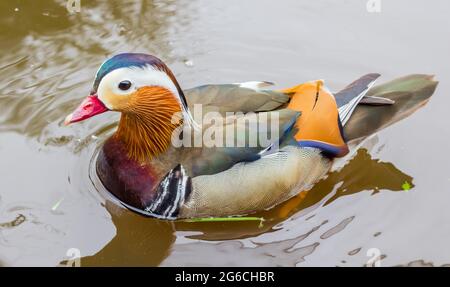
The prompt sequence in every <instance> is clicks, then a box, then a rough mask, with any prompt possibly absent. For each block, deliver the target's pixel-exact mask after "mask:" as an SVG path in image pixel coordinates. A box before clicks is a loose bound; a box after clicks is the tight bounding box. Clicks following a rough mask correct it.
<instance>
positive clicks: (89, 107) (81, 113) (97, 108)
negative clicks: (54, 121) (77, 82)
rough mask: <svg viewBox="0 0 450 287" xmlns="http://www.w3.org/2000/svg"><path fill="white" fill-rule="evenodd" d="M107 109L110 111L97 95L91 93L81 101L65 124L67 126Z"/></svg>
mask: <svg viewBox="0 0 450 287" xmlns="http://www.w3.org/2000/svg"><path fill="white" fill-rule="evenodd" d="M106 111H108V108H107V107H106V106H105V105H104V104H103V103H102V102H101V101H100V100H99V99H98V97H97V95H95V94H94V95H90V96H88V97H87V98H86V99H84V100H83V101H82V102H81V104H80V106H79V107H78V108H77V109H76V110H75V111H74V112H73V113H71V114H70V115H68V116H67V117H66V119H65V120H64V124H65V125H66V126H67V125H69V124H72V123H76V122H80V121H83V120H85V119H88V118H91V117H93V116H95V115H98V114H101V113H104V112H106Z"/></svg>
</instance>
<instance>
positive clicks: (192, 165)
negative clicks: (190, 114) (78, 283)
mask: <svg viewBox="0 0 450 287" xmlns="http://www.w3.org/2000/svg"><path fill="white" fill-rule="evenodd" d="M298 117H300V113H299V112H296V111H293V110H290V109H281V110H276V111H270V112H260V113H247V114H241V115H237V116H232V117H226V118H225V120H226V122H224V123H221V122H216V123H213V124H209V125H204V128H203V131H202V133H201V134H193V135H191V137H190V142H191V143H192V145H194V144H195V142H196V139H195V137H196V136H203V141H197V142H201V146H200V147H195V146H194V147H183V148H181V149H179V153H178V154H177V155H176V157H177V158H178V159H181V164H182V165H183V166H184V167H185V168H186V169H187V170H188V171H189V174H190V175H191V176H199V175H209V174H216V173H219V172H221V171H224V170H227V169H229V168H230V167H232V166H233V165H235V164H236V163H238V162H251V161H255V160H258V159H260V158H261V152H262V151H266V150H267V148H268V147H271V149H275V148H274V147H278V146H281V145H286V144H287V143H289V140H291V139H292V134H293V129H295V128H294V125H295V122H296V120H297V119H298Z"/></svg>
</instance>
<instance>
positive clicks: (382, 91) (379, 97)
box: [335, 74, 438, 141]
mask: <svg viewBox="0 0 450 287" xmlns="http://www.w3.org/2000/svg"><path fill="white" fill-rule="evenodd" d="M433 77H434V76H431V75H421V74H415V75H409V76H405V77H402V78H399V79H396V80H393V81H390V82H387V83H384V84H381V85H378V86H375V87H373V88H371V89H370V87H369V89H368V91H366V94H365V96H363V97H362V98H361V99H360V101H359V102H358V103H357V104H356V105H354V107H353V112H352V113H351V117H348V119H347V120H346V121H345V125H344V127H343V130H344V134H345V137H346V139H347V141H351V140H356V139H360V138H364V137H367V136H369V135H371V134H373V133H375V132H377V131H379V130H381V129H383V128H386V127H388V126H390V125H392V124H394V123H396V122H398V121H400V120H402V119H404V118H406V117H408V116H409V115H411V114H412V113H414V112H415V111H416V110H417V109H419V108H420V107H422V106H424V105H425V104H426V103H427V102H428V100H429V99H430V97H431V96H432V95H433V93H434V91H435V89H436V87H437V85H438V82H437V81H435V80H434V79H433ZM346 89H347V92H346ZM346 95H348V87H347V88H345V89H344V90H342V91H341V92H339V93H337V94H336V95H335V96H336V101H337V102H338V103H339V101H340V100H341V98H344V97H345V96H346Z"/></svg>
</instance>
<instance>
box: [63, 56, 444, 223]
mask: <svg viewBox="0 0 450 287" xmlns="http://www.w3.org/2000/svg"><path fill="white" fill-rule="evenodd" d="M378 77H379V74H368V75H365V76H363V77H361V78H360V79H358V80H356V81H355V82H353V83H352V84H350V85H349V86H347V87H346V88H345V89H344V90H342V91H340V92H338V93H336V94H335V95H333V94H332V93H331V92H329V91H328V90H327V89H326V88H325V86H324V84H323V81H322V80H318V81H311V82H307V83H304V84H300V85H298V86H295V87H293V88H289V89H285V90H280V91H275V90H268V89H266V86H269V85H270V83H269V82H247V83H242V84H226V85H204V86H200V87H197V88H193V89H190V90H185V91H183V90H182V89H181V87H180V85H179V84H178V82H177V80H176V79H175V76H174V75H173V73H172V72H171V70H170V69H169V68H168V67H167V66H166V65H165V64H164V63H163V62H162V61H161V60H160V59H158V58H156V57H154V56H151V55H146V54H137V53H124V54H119V55H116V56H113V57H112V58H110V59H108V60H107V61H105V62H104V63H103V64H102V65H101V67H100V69H99V70H98V72H97V74H96V77H95V81H94V84H93V89H92V92H91V93H90V96H88V97H87V98H86V99H85V100H84V101H83V102H82V103H81V105H80V106H79V107H78V108H77V109H76V110H75V111H74V112H73V113H72V114H71V115H69V116H68V117H67V118H66V120H65V123H66V124H70V123H74V122H79V121H82V120H85V119H87V118H90V117H92V116H94V115H98V114H101V113H104V112H106V111H117V112H121V118H120V122H119V124H118V128H117V131H116V132H115V133H114V134H113V135H112V136H111V137H110V138H109V139H107V140H106V142H105V143H104V144H103V146H102V148H101V150H100V152H99V155H98V157H97V162H96V171H97V176H98V178H99V179H100V181H101V182H102V184H103V185H104V187H106V189H107V190H108V191H110V192H111V193H112V194H113V195H114V196H115V197H116V198H117V199H119V200H120V202H121V203H122V204H123V205H124V206H126V207H128V208H129V209H131V210H133V211H136V212H139V213H141V214H144V215H148V216H152V217H156V218H162V219H179V218H192V217H211V216H214V217H217V216H235V215H245V214H249V213H253V212H256V211H259V210H265V209H269V208H271V207H273V206H275V205H277V204H279V203H281V202H284V201H286V200H287V199H289V198H291V197H292V196H294V195H296V194H298V193H299V192H300V191H303V190H307V189H309V188H311V187H312V185H314V183H316V182H317V181H318V180H320V179H321V178H322V177H324V176H325V175H326V174H327V172H328V171H329V170H330V168H331V165H332V163H333V160H334V159H335V158H337V157H342V156H344V155H346V154H347V153H348V152H349V148H348V145H347V142H348V141H350V140H354V139H358V138H362V137H365V136H368V135H370V134H372V133H374V132H376V131H377V130H379V129H381V128H384V127H386V126H388V125H390V124H392V123H394V122H396V121H398V120H400V119H402V118H404V117H406V116H407V115H409V114H411V113H412V112H413V111H414V110H416V109H417V108H418V107H419V106H421V105H423V104H424V103H425V102H426V101H427V100H428V98H429V97H430V96H431V94H432V93H433V92H434V89H435V87H436V85H437V82H435V81H433V80H432V77H431V76H425V75H412V76H408V77H404V78H401V79H398V80H395V81H392V82H390V83H387V84H384V85H381V86H378V87H375V88H372V85H373V84H374V82H375V80H376V79H377V78H378ZM196 108H197V110H195V109H196ZM198 109H200V113H201V114H202V115H213V120H212V121H210V122H209V123H208V124H202V123H201V122H202V119H200V122H196V121H194V119H195V117H193V116H192V114H191V111H192V110H195V111H194V115H195V113H197V111H198ZM236 112H240V114H239V113H237V114H236ZM174 119H178V120H174ZM252 125H254V126H257V127H258V129H257V132H256V138H257V139H256V144H255V142H253V145H252V144H250V141H251V139H249V140H247V138H250V136H251V135H250V134H251V129H250V128H249V126H252ZM217 126H219V127H222V128H224V129H223V130H224V131H225V133H224V134H216V135H215V136H214V137H211V139H208V138H206V137H202V136H200V138H199V136H198V134H199V133H198V132H196V131H200V132H206V130H207V128H211V127H217ZM230 127H231V128H230ZM186 128H187V129H186ZM228 128H230V129H228ZM278 130H280V132H279V133H278V134H276V131H278ZM190 131H193V132H190ZM229 131H230V132H229ZM200 134H202V133H200ZM274 134H275V135H277V137H276V138H272V137H270V136H269V135H272V136H273V135H274ZM174 135H176V136H175V137H174ZM221 136H223V139H222V141H223V142H222V141H221ZM253 136H254V135H253ZM261 136H263V137H261ZM236 137H237V139H236ZM205 138H206V139H205ZM261 138H263V139H267V138H270V140H269V141H264V140H261ZM186 139H188V140H186ZM199 139H200V141H202V140H203V141H204V142H202V144H201V145H200V146H199V145H195V144H189V142H192V140H193V141H194V142H195V141H196V140H199ZM185 140H186V141H185ZM217 141H218V142H219V144H217V145H214V143H217ZM180 142H182V143H185V142H187V143H188V144H179V143H180ZM174 143H178V144H174ZM221 143H225V144H221ZM229 143H231V144H229Z"/></svg>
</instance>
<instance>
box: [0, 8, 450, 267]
mask: <svg viewBox="0 0 450 287" xmlns="http://www.w3.org/2000/svg"><path fill="white" fill-rule="evenodd" d="M65 4H66V2H65V1H64V0H60V1H57V0H53V1H52V0H41V1H18V0H16V1H14V0H9V1H2V2H1V3H0V14H1V18H0V51H1V53H0V72H1V75H2V77H1V78H0V265H12V266H21V265H39V266H41V265H45V266H56V265H59V264H61V265H64V262H65V261H66V260H68V259H69V258H68V256H67V251H68V250H69V249H70V248H77V249H78V250H80V253H81V256H82V257H83V258H82V260H81V265H84V266H88V265H89V266H91V265H162V266H186V265H201V266H216V265H231V266H242V265H244V266H247V265H256V266H274V265H276V266H316V265H319V266H336V265H337V266H363V265H366V264H367V263H368V261H369V260H370V259H371V258H373V257H377V256H380V258H382V260H381V264H382V266H392V265H410V266H416V265H435V266H440V265H444V264H448V263H450V248H448V242H449V240H450V225H449V219H450V209H449V208H448V202H449V200H450V189H449V188H448V185H449V184H450V175H449V174H448V170H450V164H449V161H448V155H447V152H446V151H447V149H448V143H449V140H450V128H449V125H448V123H449V122H450V113H449V112H448V107H449V104H450V99H449V97H448V95H447V93H448V91H450V85H449V83H448V81H447V79H448V77H449V76H450V66H449V65H448V51H450V38H449V37H447V36H446V33H447V32H446V31H447V30H448V27H450V20H449V19H448V14H449V12H450V3H448V1H444V0H435V1H433V3H432V4H431V3H430V2H429V1H419V0H416V1H411V0H389V1H385V0H382V10H381V13H369V12H368V11H367V10H366V1H361V0H348V1H331V0H320V1H294V0H285V1H281V2H276V1H269V0H252V1H237V0H229V1H207V0H189V1H187V0H186V1H150V0H147V1H146V0H141V1H138V0H136V1H107V2H106V1H89V3H88V1H82V6H81V11H80V13H75V14H69V13H68V12H67V10H66V8H65ZM119 52H145V53H151V54H154V55H157V56H158V57H160V58H162V59H163V60H164V61H166V63H167V64H168V65H169V66H170V67H171V68H172V70H173V71H174V72H175V74H176V76H177V78H178V80H179V82H180V84H181V85H182V87H185V88H189V87H193V86H196V85H201V84H205V83H230V82H240V81H250V80H268V81H273V82H275V83H276V84H277V86H276V87H287V86H290V85H295V84H298V83H300V82H304V81H308V80H313V79H319V78H322V79H325V81H326V83H327V85H328V86H329V87H330V88H331V89H332V90H338V89H340V88H342V87H344V86H345V85H346V84H347V83H349V82H351V81H352V80H354V79H355V78H357V77H359V76H361V75H362V74H365V73H369V72H379V73H381V74H382V75H383V76H382V78H381V81H387V80H390V79H393V78H395V77H400V76H403V75H406V74H411V73H426V74H435V75H436V77H437V79H438V80H439V81H440V84H439V86H438V88H437V90H436V93H435V95H434V96H433V98H432V99H431V101H430V102H429V103H428V105H427V106H426V107H424V108H423V109H421V110H419V111H418V112H416V113H415V114H414V115H412V116H411V117H409V118H408V119H406V120H404V121H402V122H400V123H398V124H396V125H394V126H392V127H389V128H388V129H386V130H384V131H381V132H379V133H377V134H376V135H375V136H373V137H371V138H369V139H367V140H366V141H364V142H363V143H361V144H360V145H359V146H357V147H355V148H354V151H353V152H352V154H351V155H349V156H347V157H346V158H344V159H342V160H340V161H339V162H338V163H337V165H336V168H335V170H334V171H333V172H331V173H330V174H329V175H328V177H327V178H326V179H324V180H322V181H321V182H319V183H318V184H317V185H316V186H315V187H314V188H313V189H312V190H310V191H308V192H305V193H302V194H300V195H299V196H297V197H295V198H293V199H291V200H290V201H288V202H286V203H284V204H282V205H281V206H278V207H276V208H274V209H272V210H269V211H267V212H263V213H260V214H257V216H262V217H264V218H265V219H266V221H265V222H264V224H263V226H259V223H258V222H242V223H237V222H231V223H186V222H175V223H174V222H165V221H158V220H153V219H149V218H144V217H141V216H139V215H136V214H134V213H131V212H129V211H127V210H125V209H123V208H122V207H120V206H118V205H117V204H115V203H114V202H111V201H109V200H108V199H107V197H105V196H103V195H102V194H101V193H99V192H97V190H96V189H95V188H94V186H93V184H92V183H91V181H90V179H89V163H90V160H91V158H92V156H93V154H94V153H95V150H96V148H97V147H98V146H99V145H100V144H101V142H102V141H103V140H104V139H105V138H106V137H107V136H108V135H110V134H111V133H112V132H113V131H114V129H115V127H116V123H117V119H118V115H115V114H112V113H109V114H104V115H101V116H98V117H95V118H93V119H92V120H90V121H86V122H83V123H82V124H78V125H73V126H70V127H64V126H63V124H62V122H63V119H64V117H65V116H66V115H67V114H68V113H69V112H71V111H72V110H73V109H74V108H75V107H76V106H77V105H78V103H79V102H80V100H81V99H82V98H84V97H85V96H86V95H87V94H88V92H89V91H90V88H91V84H92V81H93V77H94V74H95V72H96V70H97V68H98V66H99V65H100V64H101V63H102V62H103V60H104V59H105V58H106V57H108V56H111V55H113V54H116V53H119ZM405 182H407V183H408V184H410V186H411V187H412V188H411V189H409V190H405V189H404V188H403V187H402V185H403V184H404V183H405ZM373 248H376V249H377V250H379V254H378V253H376V252H375V253H372V252H373ZM371 249H372V250H371ZM367 254H369V256H368V255H367ZM373 254H375V255H373ZM61 262H63V263H61ZM369 264H370V261H369Z"/></svg>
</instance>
